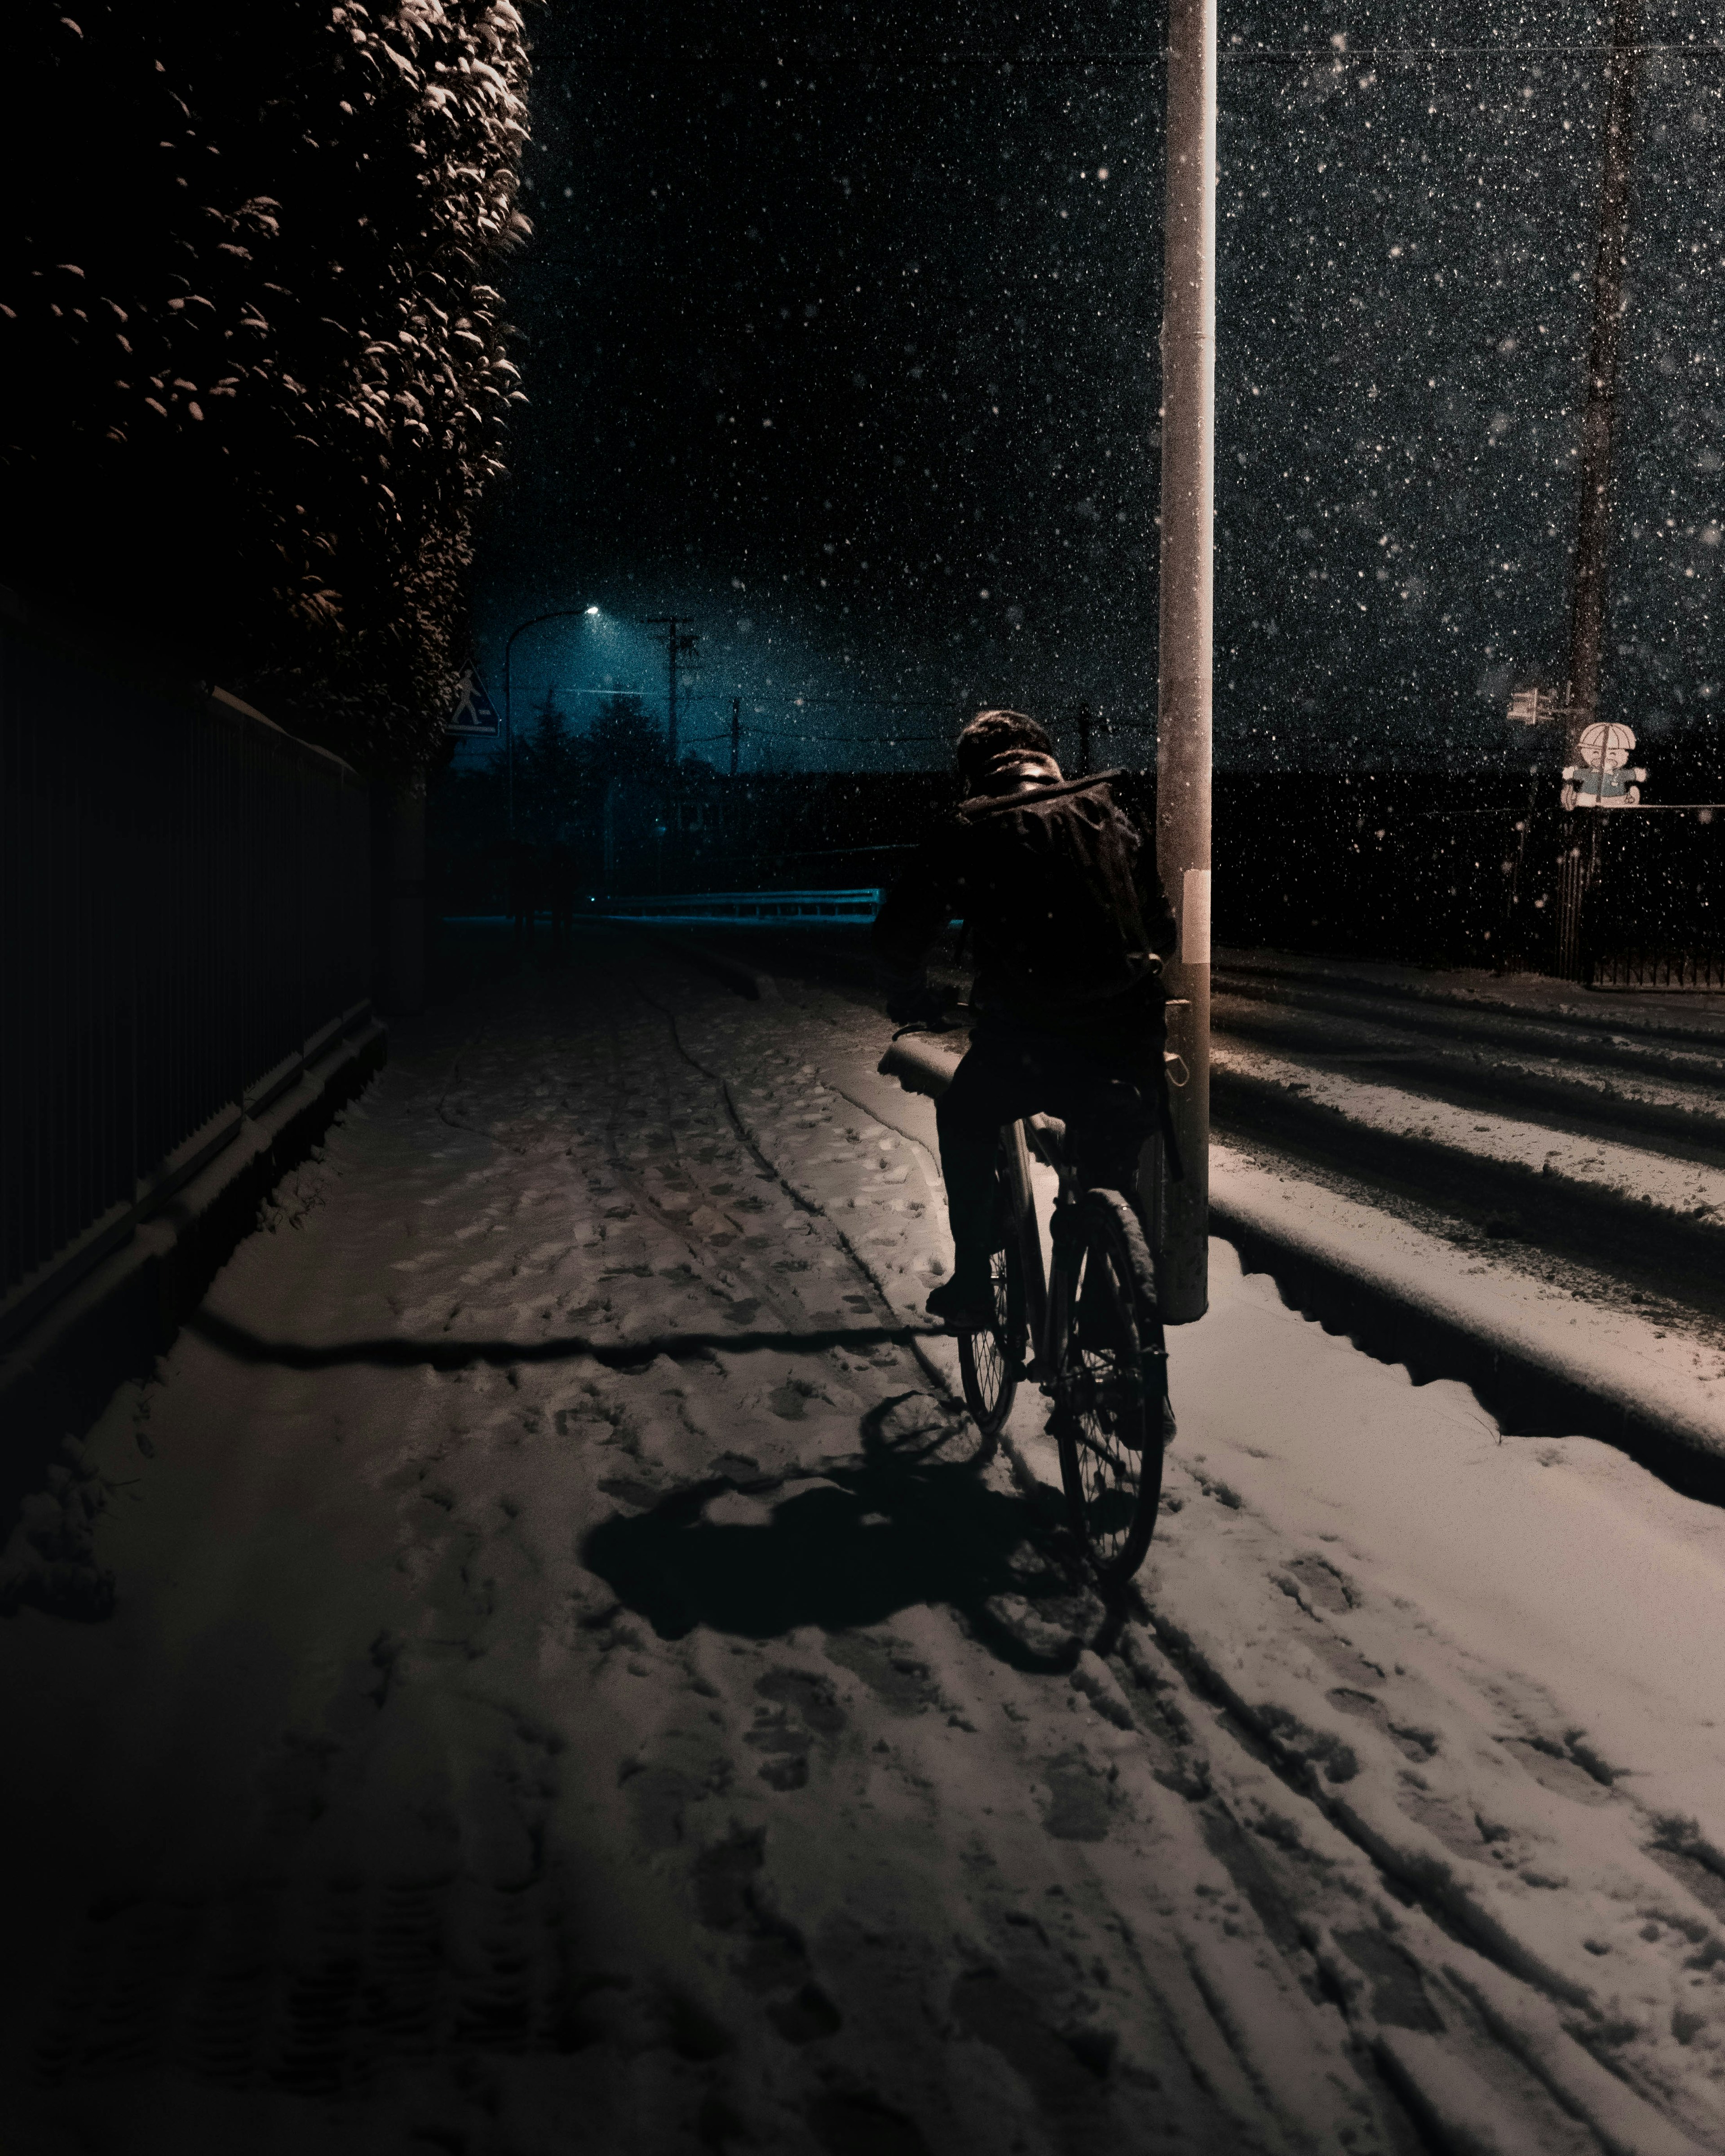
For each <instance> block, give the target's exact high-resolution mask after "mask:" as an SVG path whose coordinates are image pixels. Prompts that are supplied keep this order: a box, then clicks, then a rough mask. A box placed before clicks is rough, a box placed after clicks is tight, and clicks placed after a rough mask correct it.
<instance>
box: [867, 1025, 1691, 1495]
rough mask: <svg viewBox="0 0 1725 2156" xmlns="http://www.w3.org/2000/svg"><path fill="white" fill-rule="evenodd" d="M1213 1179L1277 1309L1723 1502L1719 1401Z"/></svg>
mask: <svg viewBox="0 0 1725 2156" xmlns="http://www.w3.org/2000/svg"><path fill="white" fill-rule="evenodd" d="M956 1068H957V1065H956V1063H955V1062H954V1060H952V1058H951V1057H950V1056H948V1055H944V1054H942V1052H941V1051H940V1050H938V1049H937V1048H935V1047H934V1046H932V1045H931V1044H930V1043H929V1042H928V1041H927V1040H924V1039H904V1040H897V1041H895V1042H893V1044H892V1045H891V1047H890V1048H889V1049H888V1050H886V1054H885V1055H883V1056H882V1057H881V1059H880V1071H881V1074H882V1075H884V1076H886V1077H891V1078H896V1079H897V1080H898V1081H899V1083H900V1084H901V1086H904V1087H905V1088H906V1091H910V1092H915V1093H924V1094H927V1095H928V1096H930V1097H931V1098H933V1099H938V1098H939V1096H940V1095H941V1094H942V1092H943V1091H945V1090H946V1087H947V1085H948V1084H949V1083H950V1081H951V1078H952V1072H953V1070H955V1069H956ZM1218 1180H1219V1178H1217V1176H1216V1175H1215V1173H1214V1168H1213V1171H1212V1180H1211V1193H1210V1232H1211V1234H1212V1235H1218V1236H1219V1237H1220V1238H1221V1239H1222V1240H1223V1241H1224V1242H1227V1243H1231V1244H1232V1245H1234V1247H1235V1250H1237V1251H1238V1252H1239V1253H1240V1265H1241V1267H1242V1269H1243V1270H1245V1271H1246V1272H1257V1273H1268V1274H1269V1275H1270V1276H1271V1279H1272V1280H1273V1281H1275V1282H1276V1288H1277V1291H1279V1292H1280V1294H1281V1297H1282V1300H1283V1301H1285V1302H1286V1304H1287V1305H1288V1306H1290V1308H1291V1309H1294V1310H1297V1311H1298V1312H1300V1313H1301V1315H1302V1316H1303V1317H1312V1318H1316V1319H1317V1322H1319V1323H1320V1324H1322V1326H1323V1327H1325V1329H1326V1330H1327V1331H1328V1332H1338V1333H1342V1334H1343V1335H1344V1336H1345V1337H1347V1338H1348V1339H1349V1340H1350V1341H1352V1342H1353V1344H1354V1345H1355V1346H1356V1347H1358V1348H1360V1349H1362V1350H1363V1352H1364V1353H1367V1354H1368V1355H1372V1356H1374V1357H1376V1358H1378V1359H1379V1360H1380V1361H1383V1362H1387V1363H1404V1364H1405V1365H1406V1366H1407V1368H1408V1370H1409V1373H1410V1374H1411V1375H1412V1376H1413V1378H1414V1382H1415V1383H1427V1382H1429V1381H1430V1380H1431V1379H1433V1378H1458V1379H1460V1381H1461V1383H1463V1384H1465V1385H1466V1386H1468V1387H1469V1388H1470V1389H1471V1390H1472V1391H1473V1393H1474V1394H1475V1395H1476V1397H1477V1398H1478V1399H1479V1400H1480V1402H1481V1405H1482V1406H1483V1407H1485V1408H1486V1410H1487V1412H1488V1413H1489V1414H1491V1416H1492V1417H1493V1418H1494V1419H1496V1421H1497V1424H1498V1425H1499V1427H1500V1428H1501V1429H1502V1430H1504V1431H1505V1432H1506V1433H1507V1434H1511V1435H1518V1436H1553V1437H1555V1436H1581V1437H1594V1438H1599V1439H1600V1440H1603V1441H1604V1443H1606V1444H1607V1445H1615V1446H1616V1447H1618V1448H1619V1449H1620V1450H1622V1451H1625V1452H1627V1453H1629V1454H1630V1455H1631V1456H1632V1457H1633V1458H1635V1459H1636V1460H1640V1461H1641V1462H1642V1464H1643V1465H1644V1466H1647V1467H1649V1468H1651V1470H1652V1471H1654V1472H1655V1473H1656V1474H1657V1475H1659V1476H1661V1478H1662V1479H1663V1480H1664V1481H1667V1482H1669V1483H1670V1484H1671V1486H1672V1487H1673V1488H1675V1489H1677V1490H1681V1491H1683V1492H1685V1494H1686V1495H1688V1496H1697V1497H1702V1498H1705V1499H1707V1500H1708V1501H1710V1502H1718V1501H1725V1393H1722V1394H1721V1398H1720V1401H1719V1405H1718V1407H1717V1409H1716V1410H1714V1411H1712V1412H1709V1409H1710V1408H1711V1406H1712V1403H1711V1402H1710V1401H1708V1400H1707V1399H1702V1398H1700V1397H1697V1398H1696V1399H1694V1400H1693V1401H1692V1402H1688V1403H1686V1401H1685V1399H1682V1398H1681V1397H1678V1396H1677V1387H1676V1383H1674V1382H1673V1381H1672V1380H1671V1378H1669V1377H1666V1378H1665V1379H1664V1380H1663V1385H1662V1387H1661V1381H1660V1379H1659V1378H1656V1377H1655V1378H1651V1380H1650V1378H1649V1376H1648V1375H1647V1374H1646V1373H1636V1372H1630V1373H1620V1372H1618V1371H1615V1370H1614V1369H1613V1368H1609V1367H1601V1366H1599V1365H1598V1364H1594V1365H1590V1366H1589V1368H1586V1369H1585V1370H1584V1371H1581V1372H1578V1370H1577V1369H1576V1368H1575V1365H1574V1361H1573V1359H1571V1358H1570V1357H1569V1356H1568V1355H1566V1353H1564V1351H1563V1347H1560V1346H1559V1345H1558V1343H1557V1342H1555V1341H1553V1338H1552V1337H1550V1336H1549V1332H1548V1329H1543V1328H1542V1327H1539V1326H1538V1324H1537V1323H1535V1322H1532V1321H1531V1319H1530V1318H1529V1317H1528V1316H1527V1313H1525V1312H1519V1311H1518V1310H1517V1307H1516V1306H1515V1304H1514V1303H1513V1302H1512V1301H1507V1300H1506V1299H1503V1298H1502V1296H1501V1295H1496V1294H1494V1293H1493V1292H1492V1291H1491V1290H1489V1289H1488V1290H1487V1291H1486V1292H1485V1293H1484V1294H1481V1293H1480V1292H1478V1291H1469V1290H1467V1289H1466V1288H1465V1287H1464V1286H1461V1284H1459V1283H1458V1284H1455V1286H1453V1287H1452V1289H1451V1291H1450V1293H1449V1294H1448V1295H1447V1296H1445V1295H1442V1294H1437V1293H1434V1292H1433V1291H1432V1287H1431V1282H1430V1268H1429V1265H1428V1266H1422V1265H1420V1263H1418V1262H1417V1261H1416V1260H1414V1258H1413V1257H1411V1256H1409V1255H1398V1254H1397V1253H1396V1252H1394V1251H1393V1250H1386V1249H1384V1248H1383V1247H1382V1246H1377V1247H1373V1248H1370V1249H1369V1250H1365V1251H1363V1250H1360V1249H1359V1248H1358V1247H1357V1246H1356V1245H1353V1244H1352V1243H1351V1242H1350V1241H1349V1240H1348V1239H1347V1238H1346V1237H1345V1236H1344V1235H1343V1234H1342V1233H1341V1232H1340V1231H1339V1230H1332V1232H1331V1233H1328V1234H1326V1233H1325V1232H1323V1230H1322V1229H1321V1228H1320V1227H1319V1226H1318V1225H1317V1224H1316V1223H1314V1222H1312V1221H1311V1220H1309V1219H1307V1220H1302V1221H1301V1222H1300V1223H1299V1224H1297V1225H1296V1224H1293V1223H1291V1222H1290V1221H1288V1220H1286V1219H1281V1218H1279V1217H1278V1216H1277V1214H1276V1210H1275V1209H1274V1208H1273V1207H1271V1206H1269V1205H1256V1204H1253V1203H1252V1202H1251V1200H1250V1198H1249V1197H1248V1196H1247V1195H1246V1194H1245V1193H1243V1192H1238V1191H1236V1192H1235V1193H1231V1194H1230V1193H1225V1192H1222V1193H1219V1192H1218V1189H1217V1188H1216V1185H1217V1182H1218ZM1361 1209H1362V1210H1366V1209H1367V1208H1365V1207H1364V1206H1362V1208H1361ZM1487 1303H1491V1305H1492V1307H1491V1308H1490V1309H1487V1308H1486V1307H1485V1305H1486V1304H1487ZM1661 1389H1663V1391H1664V1392H1665V1394H1666V1397H1663V1398H1661V1396H1660V1394H1661Z"/></svg>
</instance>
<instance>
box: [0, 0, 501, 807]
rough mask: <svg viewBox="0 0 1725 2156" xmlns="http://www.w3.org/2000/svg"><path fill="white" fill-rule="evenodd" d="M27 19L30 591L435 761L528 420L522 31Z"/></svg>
mask: <svg viewBox="0 0 1725 2156" xmlns="http://www.w3.org/2000/svg"><path fill="white" fill-rule="evenodd" d="M63 4H69V8H70V12H69V13H63V12H62V5H63ZM21 13H22V16H23V20H22V21H20V20H19V18H18V15H16V14H15V15H14V17H13V21H12V24H11V27H10V30H9V34H8V44H10V45H11V46H12V48H13V60H14V69H13V86H14V87H13V100H11V111H10V114H9V116H8V126H9V129H10V131H11V134H10V148H11V156H10V158H9V160H8V162H10V163H11V164H12V166H13V172H12V175H11V177H10V178H9V180H8V218H7V222H8V225H9V227H10V228H11V234H12V236H11V238H10V239H8V241H7V242H6V243H5V249H6V254H5V266H4V269H3V272H0V352H3V353H4V367H5V382H6V394H5V399H4V408H3V411H4V417H3V423H0V468H3V470H4V473H5V480H6V486H7V491H8V497H9V499H8V511H7V515H6V517H5V519H4V520H3V521H4V526H5V538H4V541H3V542H0V545H3V548H4V562H3V567H4V570H5V572H6V574H7V575H8V577H9V578H10V579H11V580H13V581H15V582H21V583H24V584H25V585H26V586H27V587H28V588H33V589H34V590H36V591H38V592H39V593H47V594H49V595H50V596H54V597H58V598H64V599H69V600H72V601H74V602H75V603H77V604H78V605H80V607H81V608H85V609H89V610H92V611H96V612H99V613H105V614H107V615H109V616H110V617H111V616H115V615H118V616H120V617H121V618H122V619H126V620H127V621H128V622H129V623H131V624H140V625H141V626H142V627H143V628H144V629H146V632H147V633H148V634H149V635H150V637H151V641H152V642H153V643H155V644H157V646H158V648H161V649H165V650H166V651H167V653H169V654H172V656H173V657H174V658H175V659H177V660H181V661H182V662H183V661H190V662H192V663H193V665H194V666H195V667H196V668H197V669H198V670H202V671H203V672H204V673H206V674H208V675H211V676H212V677H213V678H218V679H220V680H223V681H224V682H226V683H227V684H228V685H230V686H233V687H235V688H238V689H240V690H243V691H248V692H249V693H251V694H252V695H254V696H256V697H257V698H258V699H259V701H262V702H263V703H264V706H265V708H266V709H268V710H270V711H271V712H272V714H275V715H278V716H284V717H286V718H289V719H290V721H291V722H292V723H293V724H295V726H298V727H299V728H300V729H301V730H304V731H310V732H311V733H313V734H315V735H316V736H317V737H319V738H321V739H322V740H325V741H326V742H329V743H330V744H331V746H332V747H336V748H338V749H340V750H341V752H343V753H345V754H347V755H349V756H350V757H353V758H355V759H356V760H357V761H358V762H361V763H362V765H363V766H365V767H368V768H370V769H372V770H377V771H380V772H381V771H388V770H390V769H398V768H401V767H404V766H406V765H408V764H410V763H412V762H415V761H418V759H419V758H420V757H422V756H423V755H424V752H426V750H427V748H428V747H429V746H430V744H431V743H432V742H433V740H434V736H435V730H436V727H437V726H438V723H439V721H440V719H441V717H442V716H443V714H444V712H445V711H447V710H448V708H449V705H450V702H451V701H452V696H453V692H454V685H455V681H456V678H457V675H458V672H459V662H460V660H462V658H463V657H464V656H465V634H466V633H465V619H464V614H465V570H466V567H467V563H468V561H469V557H470V551H471V541H470V531H471V526H472V520H473V515H474V511H475V503H476V501H477V499H478V496H479V495H480V490H481V489H482V488H483V486H484V485H485V483H486V481H487V480H488V479H490V478H492V477H495V475H496V474H497V473H498V472H500V471H501V469H502V467H501V447H502V439H503V434H504V429H505V422H506V417H507V413H508V409H509V406H510V403H511V399H514V398H518V397H519V395H520V391H519V389H518V388H517V378H516V370H515V368H514V367H511V364H510V362H509V361H508V359H507V358H506V356H505V350H504V344H505V333H506V330H505V324H504V323H503V321H502V319H501V300H500V298H499V295H498V294H497V292H496V291H495V290H494V289H493V288H492V286H491V285H490V284H488V283H487V282H486V281H485V280H486V278H487V276H488V275H493V274H495V265H496V264H497V263H498V262H499V260H500V258H501V257H502V256H503V255H504V254H506V251H507V250H508V249H510V248H511V246H513V245H514V244H516V243H517V242H518V240H519V239H520V238H521V235H522V234H525V232H526V229H527V227H526V221H525V219H524V218H522V217H521V214H520V213H519V212H518V211H517V209H516V188H517V185H518V180H519V172H520V163H521V150H522V147H523V145H524V143H525V141H526V121H527V111H526V90H527V80H528V59H527V47H526V35H525V29H524V25H523V22H522V18H521V15H520V13H518V12H517V11H516V8H515V7H514V6H512V5H511V0H377V4H373V5H365V4H361V0H343V3H342V4H335V0H323V4H300V0H248V4H246V5H245V6H244V7H234V5H233V4H232V0H223V4H220V5H215V4H211V0H176V4H175V5H174V6H173V7H172V8H151V9H147V10H146V9H141V8H136V7H132V6H129V5H126V4H123V0H116V4H109V5H94V4H85V0H45V4H44V0H25V4H24V6H23V9H22V11H21Z"/></svg>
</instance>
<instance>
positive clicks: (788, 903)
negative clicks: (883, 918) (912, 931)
mask: <svg viewBox="0 0 1725 2156" xmlns="http://www.w3.org/2000/svg"><path fill="white" fill-rule="evenodd" d="M599 911H601V912H602V913H604V914H608V915H609V916H611V917H612V918H613V919H614V920H618V921H872V920H873V919H874V917H875V914H876V913H878V912H879V911H880V892H879V891H674V892H670V893H657V892H655V894H654V895H653V896H650V897H631V898H603V899H601V900H600V901H599Z"/></svg>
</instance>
